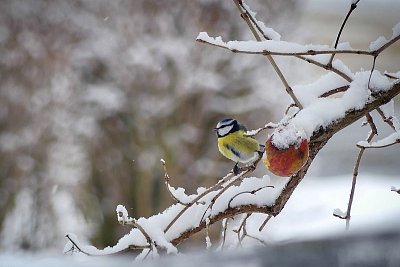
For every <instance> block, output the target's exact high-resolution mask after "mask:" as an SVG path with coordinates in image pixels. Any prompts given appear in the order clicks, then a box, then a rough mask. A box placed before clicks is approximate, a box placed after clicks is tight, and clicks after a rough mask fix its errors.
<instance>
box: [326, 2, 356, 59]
mask: <svg viewBox="0 0 400 267" xmlns="http://www.w3.org/2000/svg"><path fill="white" fill-rule="evenodd" d="M358 2H360V0H357V1H356V2H355V3H352V4H351V5H350V10H349V12H347V15H346V17H345V18H344V20H343V22H342V26H340V30H339V33H338V34H337V37H336V41H335V46H334V48H335V49H336V48H337V46H338V43H339V39H340V36H341V35H342V31H343V29H344V25H346V22H347V20H348V19H349V17H350V15H351V13H352V12H353V11H354V10H355V9H356V8H357V4H358ZM334 57H335V54H332V55H331V58H330V59H329V62H328V64H327V65H328V66H330V65H332V61H333V58H334Z"/></svg>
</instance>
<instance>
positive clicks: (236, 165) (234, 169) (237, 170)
mask: <svg viewBox="0 0 400 267" xmlns="http://www.w3.org/2000/svg"><path fill="white" fill-rule="evenodd" d="M239 172H240V168H239V166H238V163H236V164H235V166H233V174H234V175H238V174H239Z"/></svg>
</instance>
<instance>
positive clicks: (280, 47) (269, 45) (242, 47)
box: [196, 32, 335, 53]
mask: <svg viewBox="0 0 400 267" xmlns="http://www.w3.org/2000/svg"><path fill="white" fill-rule="evenodd" d="M196 40H198V41H204V42H207V43H210V44H213V45H217V46H221V47H224V48H227V49H229V50H232V51H240V52H250V53H262V52H265V51H269V52H275V53H307V52H308V51H310V50H313V51H335V49H332V48H330V47H329V46H328V45H314V44H308V45H301V44H297V43H293V42H286V41H275V40H266V41H228V42H224V41H223V40H222V37H221V36H219V37H215V38H213V37H210V36H209V35H208V34H207V33H206V32H200V33H199V35H198V36H197V37H196Z"/></svg>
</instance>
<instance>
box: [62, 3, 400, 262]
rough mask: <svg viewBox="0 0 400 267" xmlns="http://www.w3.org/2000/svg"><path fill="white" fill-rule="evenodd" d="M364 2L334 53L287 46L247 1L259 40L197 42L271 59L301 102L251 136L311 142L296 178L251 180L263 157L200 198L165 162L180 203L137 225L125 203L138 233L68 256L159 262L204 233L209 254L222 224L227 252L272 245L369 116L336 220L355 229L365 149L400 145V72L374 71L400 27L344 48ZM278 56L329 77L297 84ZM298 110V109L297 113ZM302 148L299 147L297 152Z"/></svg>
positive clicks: (123, 215)
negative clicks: (277, 228) (178, 183)
mask: <svg viewBox="0 0 400 267" xmlns="http://www.w3.org/2000/svg"><path fill="white" fill-rule="evenodd" d="M358 2H359V1H352V3H351V6H350V10H349V11H348V13H347V16H346V19H345V20H344V22H343V23H342V25H341V27H340V31H339V33H338V35H337V37H336V41H335V45H334V47H331V46H329V45H303V44H297V43H292V42H287V41H281V40H280V35H279V34H278V33H276V32H275V31H273V30H272V29H270V28H268V27H266V26H265V25H264V23H261V22H260V21H258V20H257V19H256V18H255V12H253V11H251V10H250V7H249V6H247V5H246V4H245V3H243V1H238V0H234V3H235V4H236V6H237V7H238V9H239V12H240V13H241V16H242V18H243V19H244V20H245V22H246V24H247V26H248V27H249V28H250V30H251V32H252V33H253V34H254V38H255V40H249V41H228V42H224V41H223V40H222V38H221V37H217V38H212V37H209V36H208V34H207V33H204V32H202V33H200V34H199V35H198V37H197V41H200V42H202V43H205V44H209V45H212V46H215V47H218V48H223V49H227V50H230V51H232V52H236V53H237V52H240V53H247V54H258V55H260V56H265V57H267V59H268V60H269V62H270V63H271V64H272V65H273V67H274V70H275V72H276V74H277V75H278V76H279V78H280V80H281V81H282V83H283V86H282V87H283V89H285V90H286V92H287V93H288V95H289V96H290V97H291V99H292V100H293V102H294V103H293V104H292V105H291V106H290V107H289V108H288V110H287V112H286V113H285V114H283V116H282V119H281V120H280V121H279V122H277V123H268V124H266V125H265V126H263V127H260V128H259V129H256V130H253V131H248V132H247V133H246V135H248V136H254V135H256V134H258V133H259V132H261V131H263V130H266V129H273V132H272V134H271V135H270V136H271V138H272V139H273V140H272V141H273V142H274V145H275V146H276V147H277V149H278V150H279V149H281V150H282V149H286V148H288V147H290V146H293V145H294V144H298V143H299V140H300V141H306V143H307V153H303V156H304V155H305V156H304V159H303V161H301V164H299V166H298V168H296V169H295V171H293V172H290V173H289V174H288V173H285V174H287V175H286V176H290V177H289V178H281V179H280V180H273V181H271V180H270V177H269V176H268V175H264V176H262V177H251V175H250V174H251V173H252V172H253V171H254V169H255V167H256V166H257V164H258V163H259V161H260V160H261V159H262V158H261V155H260V157H259V158H257V159H256V161H255V162H254V163H253V164H252V165H250V166H244V167H242V168H240V171H239V172H238V174H237V175H235V174H234V172H233V171H230V172H229V173H227V174H226V175H225V176H224V177H222V178H220V179H219V180H218V182H217V183H215V184H214V185H212V186H211V187H209V188H203V187H201V188H199V189H198V190H197V192H196V193H195V194H192V195H187V194H186V193H185V189H184V188H180V187H173V186H172V185H171V184H170V177H169V175H168V173H167V168H166V162H165V161H164V160H161V163H162V164H163V167H164V173H165V174H164V181H165V185H166V190H167V191H168V192H169V194H170V196H171V198H172V199H173V200H174V201H175V204H173V205H171V206H170V207H168V208H167V209H165V210H164V211H162V212H161V213H159V214H156V215H153V216H151V217H149V218H144V217H141V218H138V219H134V218H131V217H129V214H128V212H127V210H126V208H125V207H124V206H122V205H118V206H117V210H116V211H117V220H118V222H120V223H121V224H123V225H131V226H132V227H133V229H132V230H131V231H130V233H129V234H127V235H125V236H124V237H122V238H121V239H120V240H119V242H118V243H117V244H116V245H115V246H113V247H107V248H105V249H102V250H97V249H92V248H90V249H87V250H86V246H83V245H82V244H81V243H80V242H78V240H77V239H76V238H75V237H72V235H71V236H70V237H68V238H69V240H70V242H71V243H69V244H68V246H66V248H67V250H73V249H74V248H77V250H78V251H80V252H83V253H85V254H88V255H101V254H113V253H118V252H121V251H124V250H126V249H141V250H142V253H141V254H140V255H139V258H140V259H145V258H146V257H148V256H149V255H150V256H151V257H158V255H159V252H161V251H162V252H165V253H173V254H174V253H177V252H178V248H177V246H178V245H179V244H180V243H181V242H183V241H184V240H186V239H188V238H190V237H192V236H193V235H194V234H196V233H198V232H200V231H202V230H206V231H207V235H206V246H207V247H208V248H209V247H211V241H210V239H209V236H208V229H209V227H211V226H212V225H213V224H215V223H217V222H222V227H223V231H222V241H221V245H220V248H221V249H223V248H224V246H225V245H226V244H228V245H232V244H233V245H239V246H240V245H242V244H243V240H247V239H252V240H256V241H257V242H258V243H260V244H265V240H264V239H263V236H262V231H266V228H265V225H266V223H267V222H268V221H269V220H270V219H271V218H273V217H274V216H278V215H279V214H280V212H281V211H282V210H283V209H284V207H285V204H286V203H287V201H288V200H289V199H290V197H291V195H292V194H293V192H294V190H295V189H296V188H297V186H298V185H299V183H300V182H301V181H302V179H303V178H304V177H305V175H306V173H307V170H308V168H309V166H310V165H311V163H312V162H313V160H314V158H315V157H316V155H317V154H318V152H319V151H320V150H321V149H322V148H323V147H324V146H325V144H326V143H327V142H328V141H329V140H330V138H331V137H332V136H333V135H334V134H336V133H337V132H338V131H340V130H342V129H344V128H345V127H347V126H348V125H350V124H352V123H354V122H355V121H357V120H358V119H360V118H362V117H365V118H366V121H367V122H366V124H365V125H368V126H369V127H370V128H371V131H370V133H369V135H368V137H367V139H366V141H364V142H359V143H358V146H359V147H360V151H359V154H358V157H357V159H356V163H355V167H354V171H353V179H352V187H351V191H350V197H349V202H348V203H349V204H348V207H347V210H346V212H343V211H341V210H340V209H335V210H334V212H333V215H334V216H336V217H339V218H341V219H345V220H346V228H348V227H349V223H350V217H351V214H350V213H351V206H352V202H353V197H354V193H355V184H356V179H357V175H358V169H359V166H360V162H361V159H362V156H363V153H364V151H365V149H366V148H371V147H386V146H388V145H392V144H395V143H398V142H399V139H400V136H399V120H398V119H397V118H396V116H395V114H394V109H393V105H394V104H393V98H394V97H395V96H397V95H398V94H400V80H399V73H400V72H396V73H389V72H384V74H382V72H381V71H378V70H375V60H376V58H377V57H378V56H379V55H380V54H381V53H382V52H383V51H384V50H385V49H386V48H388V47H389V46H391V45H392V44H394V43H395V42H396V41H397V40H398V39H399V35H400V26H399V25H400V24H397V25H396V26H395V27H394V28H393V36H392V38H390V39H389V40H386V39H384V38H378V40H377V41H375V42H373V43H372V44H371V45H370V50H369V51H366V50H358V49H353V48H352V47H351V46H350V44H349V43H347V42H341V43H339V39H340V36H341V32H342V30H343V29H344V26H345V24H346V22H347V19H348V17H349V16H350V14H351V12H352V11H354V9H355V8H356V7H357V4H358ZM336 54H354V55H358V56H370V57H371V59H373V61H372V63H373V64H372V66H373V67H372V68H371V69H370V70H366V71H365V70H360V71H358V72H355V73H353V72H352V71H351V70H350V68H349V67H348V66H346V65H345V64H344V62H343V61H341V60H339V59H335V58H334V57H335V55H336ZM272 56H291V57H295V58H297V59H299V60H303V61H304V62H307V63H310V64H313V65H315V66H317V67H319V68H323V69H325V70H327V71H329V72H328V73H327V74H324V75H322V76H321V77H320V78H319V79H317V80H316V81H314V82H313V83H311V84H308V85H294V86H290V85H289V83H288V82H287V79H286V78H285V77H284V74H283V72H282V71H281V69H280V68H279V66H278V65H277V64H276V62H275V61H274V60H273V57H272ZM266 86H267V85H266ZM291 107H294V108H293V109H290V108H291ZM375 110H376V112H378V113H379V115H380V116H381V119H382V120H383V121H384V122H385V123H387V124H388V125H389V126H390V127H391V128H392V129H393V131H394V133H393V134H391V135H389V136H388V137H386V138H383V139H381V140H380V141H376V142H372V139H373V138H374V137H375V136H376V135H377V131H378V130H377V127H376V125H375V123H374V120H373V119H372V116H371V115H370V113H371V112H373V111H375ZM289 111H291V112H289ZM298 147H299V146H297V145H295V148H298ZM266 153H267V155H266V156H271V155H268V150H267V151H266ZM272 157H274V155H272ZM271 160H273V159H271ZM290 160H291V159H290ZM289 163H292V162H289ZM266 165H267V166H268V164H266ZM268 167H269V166H268ZM235 173H236V172H235ZM249 176H250V177H249ZM392 191H396V192H398V190H397V189H396V188H392ZM256 213H259V215H256ZM260 214H261V215H260ZM257 216H264V217H265V219H264V222H263V223H262V224H261V225H257V226H255V225H254V221H253V218H255V217H257ZM71 244H72V245H71Z"/></svg>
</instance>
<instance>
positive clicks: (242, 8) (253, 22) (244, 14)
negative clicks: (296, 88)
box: [233, 0, 303, 109]
mask: <svg viewBox="0 0 400 267" xmlns="http://www.w3.org/2000/svg"><path fill="white" fill-rule="evenodd" d="M233 1H234V3H235V5H236V7H237V8H238V9H239V11H240V16H241V17H242V18H243V19H244V21H245V22H246V23H247V26H248V27H249V28H250V30H251V32H252V33H253V35H254V37H255V38H256V40H257V41H261V38H260V36H259V35H258V34H257V31H256V30H255V29H254V26H253V25H256V27H257V29H258V30H259V32H261V33H263V31H262V30H261V27H259V25H258V24H257V21H256V20H255V18H253V16H252V15H251V14H250V12H249V11H248V10H247V9H246V7H245V6H244V5H243V2H242V1H240V0H233ZM263 36H264V37H265V38H267V39H268V37H267V36H266V35H265V34H263ZM265 56H266V57H267V58H268V60H269V62H270V63H271V65H272V67H273V68H274V70H275V72H276V73H277V74H278V76H279V78H280V79H281V81H282V83H283V85H284V86H285V90H286V92H287V93H288V94H289V96H290V97H291V98H292V100H293V102H294V103H295V104H296V106H297V107H298V108H299V109H303V105H302V104H301V103H300V101H299V100H298V98H297V97H296V95H295V94H294V92H293V90H292V88H291V87H290V85H289V83H288V82H287V81H286V78H285V76H284V75H283V73H282V71H281V70H280V68H279V67H278V65H277V64H276V62H275V60H274V58H273V57H272V56H271V55H265Z"/></svg>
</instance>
